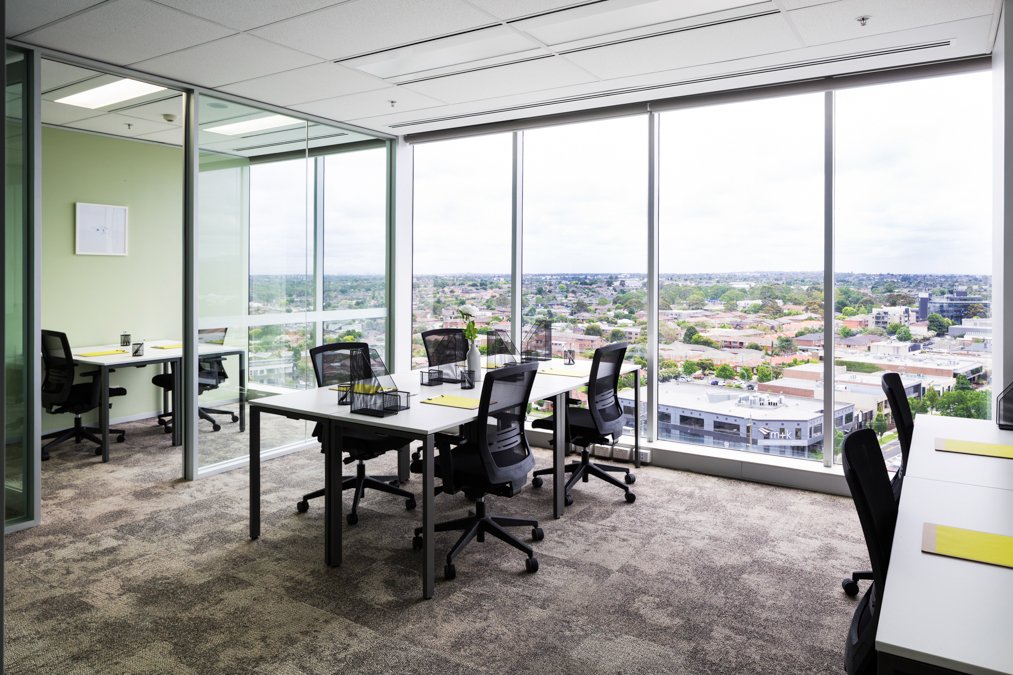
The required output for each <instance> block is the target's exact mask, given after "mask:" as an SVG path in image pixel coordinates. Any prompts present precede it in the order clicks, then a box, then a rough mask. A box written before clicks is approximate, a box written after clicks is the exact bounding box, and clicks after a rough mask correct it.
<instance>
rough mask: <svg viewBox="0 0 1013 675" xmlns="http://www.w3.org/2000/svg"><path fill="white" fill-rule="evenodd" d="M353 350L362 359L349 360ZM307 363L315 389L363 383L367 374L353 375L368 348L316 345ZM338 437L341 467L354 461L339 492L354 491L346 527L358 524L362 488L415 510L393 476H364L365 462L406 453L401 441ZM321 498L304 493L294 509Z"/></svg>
mask: <svg viewBox="0 0 1013 675" xmlns="http://www.w3.org/2000/svg"><path fill="white" fill-rule="evenodd" d="M357 351H358V352H360V353H362V355H363V358H361V359H353V358H352V354H353V353H354V352H357ZM310 360H311V361H312V362H313V373H314V374H315V375H316V378H317V386H320V387H326V386H331V385H335V384H345V383H347V382H352V381H360V380H366V379H368V377H369V373H359V372H355V369H356V368H368V367H369V363H370V356H369V345H368V344H366V343H365V342H332V343H330V344H326V345H320V346H319V347H314V348H313V349H311V350H310ZM337 397H338V394H337V393H335V399H337ZM313 436H314V437H319V436H320V430H319V427H318V428H315V429H314V430H313ZM341 438H342V448H341V449H342V451H344V452H346V453H348V457H346V458H345V459H344V460H343V461H344V462H345V464H351V463H352V462H355V475H354V476H345V477H344V480H342V482H341V489H342V490H351V489H354V490H355V494H354V495H353V496H352V510H351V511H349V513H348V515H346V516H345V521H346V522H347V523H348V524H349V525H355V524H356V523H357V522H359V500H360V499H362V498H363V497H364V496H365V493H366V488H369V489H371V490H377V491H379V492H386V493H387V494H392V495H398V496H399V497H404V498H405V508H406V509H408V510H409V511H411V510H412V509H414V508H415V506H416V503H415V495H413V494H412V493H411V492H408V491H407V490H402V489H401V488H400V487H398V486H399V485H400V482H399V481H398V477H397V476H367V475H366V460H369V459H373V458H374V457H379V456H380V455H382V454H384V453H385V452H388V451H390V450H398V451H399V452H400V451H406V448H407V442H406V441H405V440H404V439H403V438H398V437H396V436H388V435H386V434H379V433H371V432H368V431H364V430H358V429H356V430H354V431H353V430H346V431H345V432H344V433H342V436H341ZM322 451H323V449H322V448H321V452H322ZM323 496H324V490H323V489H322V488H321V489H320V490H314V491H313V492H310V493H309V494H305V495H303V498H302V499H301V500H300V501H299V502H298V503H297V504H296V509H297V510H298V511H299V513H306V511H308V510H309V508H310V504H309V500H311V499H315V498H316V497H323Z"/></svg>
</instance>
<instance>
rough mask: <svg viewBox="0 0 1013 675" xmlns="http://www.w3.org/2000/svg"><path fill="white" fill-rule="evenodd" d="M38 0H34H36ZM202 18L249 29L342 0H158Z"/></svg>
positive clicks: (238, 28) (236, 27)
mask: <svg viewBox="0 0 1013 675" xmlns="http://www.w3.org/2000/svg"><path fill="white" fill-rule="evenodd" d="M36 1H37V0H36ZM157 1H158V2H160V3H162V4H163V5H169V6H170V7H175V8H176V9H179V10H182V11H184V12H187V13H189V14H193V15H194V16H199V17H201V18H202V19H208V20H210V21H214V22H216V23H220V24H222V25H223V26H228V27H229V28H235V29H236V30H249V29H251V28H257V27H258V26H263V25H266V24H269V23H273V22H275V21H281V20H282V19H288V18H290V17H293V16H298V15H300V14H305V13H306V12H312V11H313V10H315V9H321V8H323V7H327V6H329V5H336V4H338V3H339V2H344V0H214V1H213V2H208V0H157Z"/></svg>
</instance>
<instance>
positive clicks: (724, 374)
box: [714, 363, 735, 380]
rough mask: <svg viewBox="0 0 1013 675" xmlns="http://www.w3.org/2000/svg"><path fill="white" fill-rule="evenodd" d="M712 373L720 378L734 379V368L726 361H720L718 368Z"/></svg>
mask: <svg viewBox="0 0 1013 675" xmlns="http://www.w3.org/2000/svg"><path fill="white" fill-rule="evenodd" d="M714 374H715V375H716V376H718V377H720V378H721V379H722V380H734V379H735V369H734V368H732V367H731V366H730V365H728V364H727V363H722V364H721V365H720V366H718V369H717V370H716V371H715V372H714Z"/></svg>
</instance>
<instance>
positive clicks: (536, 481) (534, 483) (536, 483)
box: [531, 476, 542, 488]
mask: <svg viewBox="0 0 1013 675" xmlns="http://www.w3.org/2000/svg"><path fill="white" fill-rule="evenodd" d="M531 487H533V488H540V487H542V477H541V476H535V477H534V478H532V479H531Z"/></svg>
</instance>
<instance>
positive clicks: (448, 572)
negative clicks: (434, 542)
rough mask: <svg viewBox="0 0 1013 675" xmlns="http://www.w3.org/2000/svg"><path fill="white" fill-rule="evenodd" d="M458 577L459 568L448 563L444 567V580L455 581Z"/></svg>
mask: <svg viewBox="0 0 1013 675" xmlns="http://www.w3.org/2000/svg"><path fill="white" fill-rule="evenodd" d="M456 576H457V568H455V567H454V566H453V565H452V564H450V563H447V564H446V565H444V566H443V578H444V579H446V580H447V581H450V580H451V579H453V578H454V577H456Z"/></svg>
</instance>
